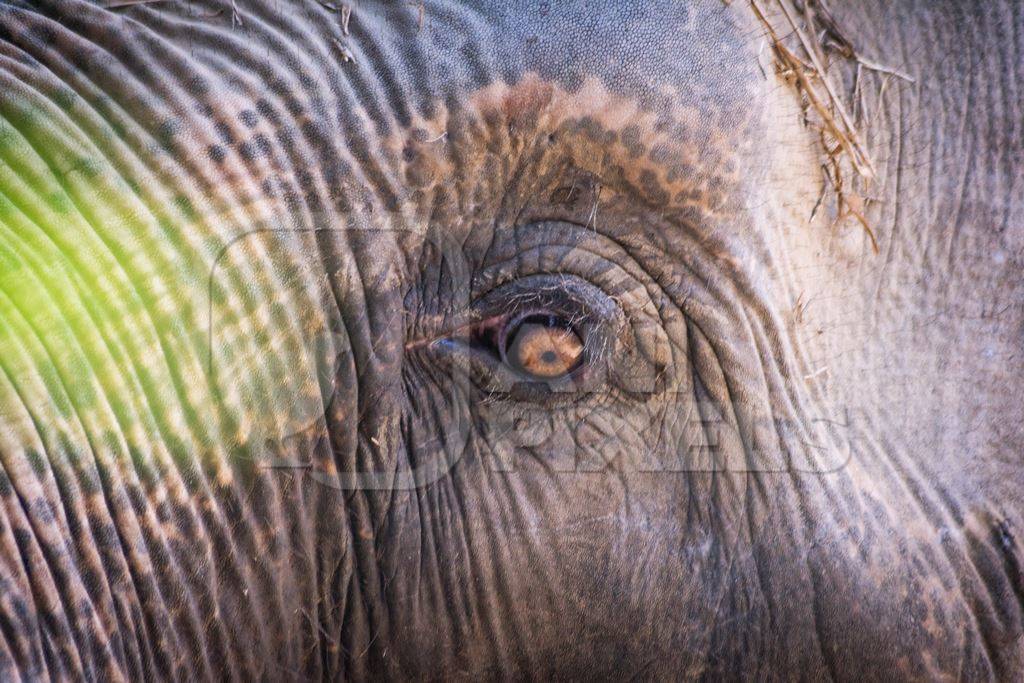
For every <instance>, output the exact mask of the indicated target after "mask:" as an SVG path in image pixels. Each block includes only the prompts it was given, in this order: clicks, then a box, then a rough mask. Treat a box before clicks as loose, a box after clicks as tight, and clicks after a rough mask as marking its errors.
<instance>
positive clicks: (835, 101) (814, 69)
mask: <svg viewBox="0 0 1024 683" xmlns="http://www.w3.org/2000/svg"><path fill="white" fill-rule="evenodd" d="M762 1H763V2H768V3H772V5H773V6H774V7H775V8H776V9H777V10H778V15H776V16H781V17H783V19H784V21H785V24H786V28H787V30H786V31H785V33H786V34H787V35H786V38H787V39H788V38H790V37H791V36H795V38H796V41H797V43H798V44H799V47H798V48H797V49H799V50H800V51H801V53H802V54H798V53H797V52H796V51H795V50H794V49H791V48H790V47H788V46H787V45H786V44H785V42H784V40H783V38H782V37H781V34H782V33H783V31H782V30H780V29H779V28H777V27H776V26H775V25H774V24H773V23H772V19H771V18H769V14H768V13H767V12H766V11H765V10H764V8H763V7H762V5H761V4H760V3H759V0H750V6H751V8H752V9H753V11H754V13H755V14H756V16H757V18H758V19H759V20H760V21H761V23H762V24H763V25H764V27H765V30H766V31H767V34H768V38H769V40H770V42H771V44H772V49H773V51H774V53H775V57H776V71H777V73H778V74H779V75H780V76H782V77H783V78H785V79H786V80H788V81H789V82H790V83H791V84H793V86H794V87H795V88H796V90H797V92H798V94H799V95H800V97H801V100H802V102H803V106H804V121H805V123H806V124H808V125H816V126H817V127H818V129H819V133H820V138H821V148H822V150H823V152H824V155H825V162H824V163H823V164H822V169H823V172H824V174H825V177H826V179H827V180H828V184H829V185H831V187H832V189H833V190H834V191H835V194H836V207H837V217H836V221H837V222H838V221H841V220H844V219H846V218H848V217H852V218H854V219H856V220H857V222H858V223H860V225H861V226H862V227H863V229H864V231H865V233H866V234H867V236H868V238H869V239H870V240H871V246H872V249H873V250H874V251H875V252H876V253H877V252H878V241H877V239H876V238H875V233H874V231H873V230H872V229H871V226H870V224H869V223H868V221H867V219H866V218H865V217H864V211H863V207H864V205H865V201H864V198H863V195H862V192H861V190H863V189H864V188H866V187H867V185H868V184H870V182H871V181H872V180H873V179H874V178H875V168H874V165H873V164H872V161H871V158H870V156H869V154H868V152H867V147H866V145H865V144H864V142H863V137H862V135H861V130H860V129H859V128H858V125H857V124H858V123H860V124H863V122H864V117H865V114H866V112H865V107H864V103H863V99H862V96H863V90H862V87H863V86H862V70H863V69H868V70H870V71H876V72H878V73H881V74H884V75H885V76H886V79H885V80H884V81H883V84H882V87H883V88H884V87H885V85H886V84H887V82H888V80H890V77H893V78H899V79H901V80H905V81H907V82H911V83H912V82H913V79H912V78H911V77H910V76H908V75H906V74H904V73H902V72H900V71H898V70H896V69H892V68H889V67H885V66H883V65H881V64H878V63H877V62H873V61H871V60H869V59H865V58H864V57H862V56H860V55H859V54H858V52H857V50H856V48H855V46H854V44H853V42H852V41H851V40H849V38H847V36H846V35H845V34H844V33H843V31H842V30H841V28H840V27H839V25H838V23H837V22H836V20H835V18H834V16H833V15H832V12H831V10H830V8H829V6H828V4H827V0H796V2H797V3H798V6H799V11H798V9H797V5H794V2H793V0H762ZM826 53H835V54H837V55H839V56H840V57H841V58H843V59H846V60H849V61H852V62H855V63H856V65H857V68H856V72H855V75H854V86H853V105H854V109H853V116H851V115H850V114H849V113H848V111H847V108H846V106H845V103H844V101H843V99H842V98H841V97H840V96H839V94H838V93H837V92H836V89H835V87H834V86H833V85H832V82H831V81H830V80H829V78H828V66H827V64H828V60H827V54H826ZM812 111H813V114H814V116H811V112H812ZM848 168H849V169H852V170H853V172H854V174H855V177H854V179H853V180H849V181H848V180H847V178H846V176H847V169H848ZM855 181H859V182H855ZM824 194H825V193H824V188H823V191H822V195H821V196H820V197H819V198H818V201H817V202H816V203H815V206H814V209H813V210H812V211H811V218H813V217H814V216H815V215H816V214H817V212H818V209H819V208H820V206H821V204H822V201H823V199H824Z"/></svg>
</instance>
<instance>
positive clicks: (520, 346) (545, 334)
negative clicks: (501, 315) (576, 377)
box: [506, 316, 583, 379]
mask: <svg viewBox="0 0 1024 683" xmlns="http://www.w3.org/2000/svg"><path fill="white" fill-rule="evenodd" d="M506 349H507V350H506V358H507V359H508V362H509V364H510V365H512V366H513V367H515V368H516V369H517V370H519V371H521V372H523V373H525V374H527V375H531V376H533V377H536V378H539V379H556V378H558V377H561V376H563V375H568V374H569V373H570V372H572V371H573V370H575V369H576V367H577V366H578V365H579V364H580V360H581V359H582V357H583V341H582V340H581V339H580V338H579V335H577V334H576V333H575V332H574V331H573V330H572V329H571V328H570V327H569V326H567V325H562V324H559V322H558V321H557V320H554V319H551V318H550V317H547V316H533V317H530V318H527V319H526V320H523V321H522V322H521V323H520V324H519V325H518V326H517V327H516V328H515V329H514V330H513V331H512V333H511V334H510V335H509V339H508V342H507V345H506Z"/></svg>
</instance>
